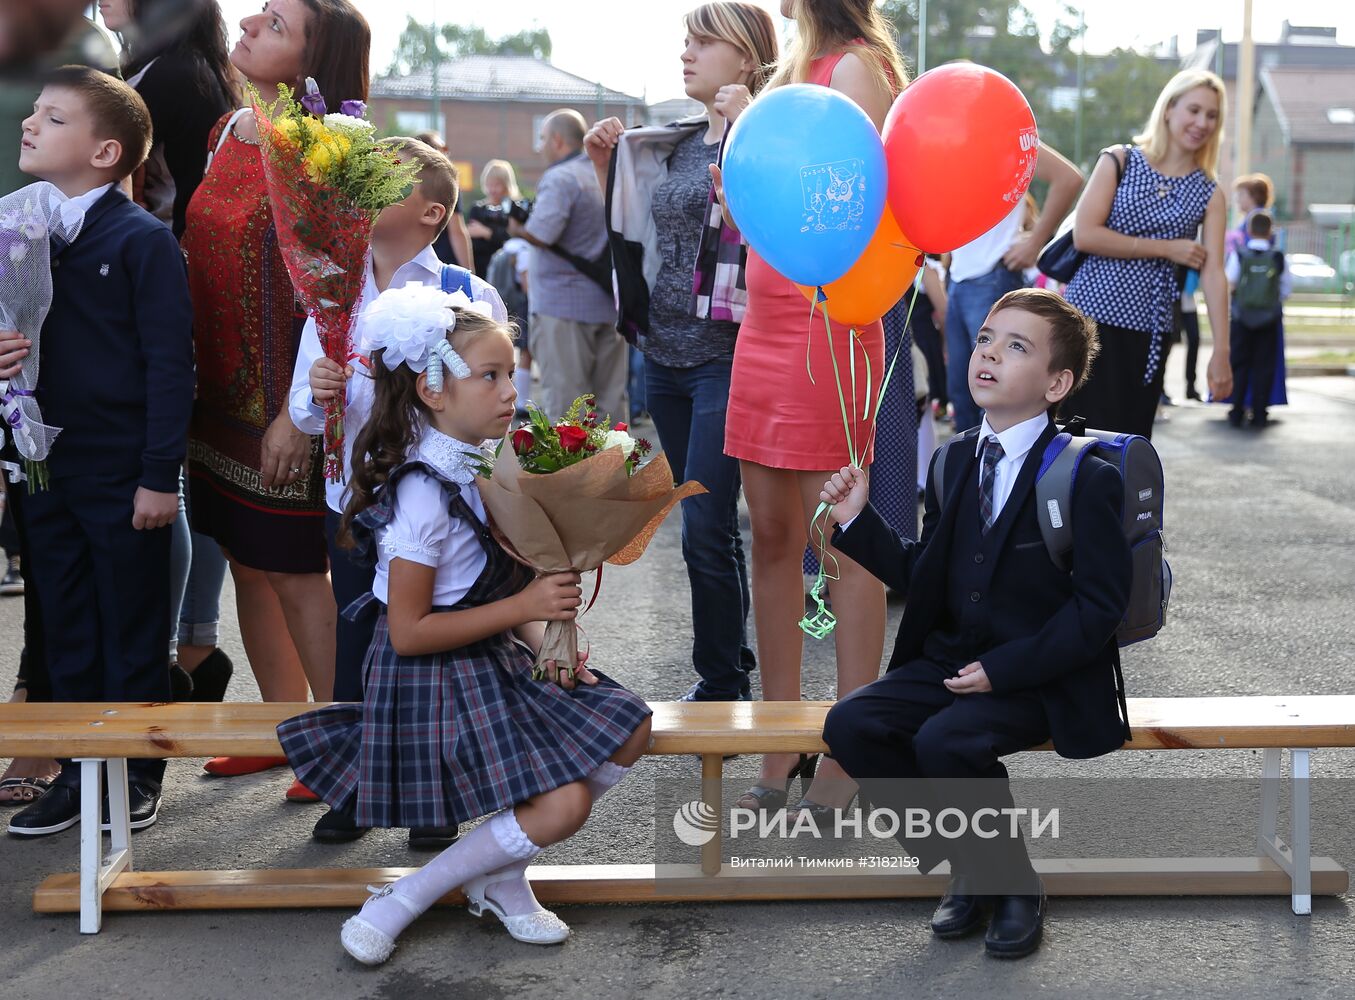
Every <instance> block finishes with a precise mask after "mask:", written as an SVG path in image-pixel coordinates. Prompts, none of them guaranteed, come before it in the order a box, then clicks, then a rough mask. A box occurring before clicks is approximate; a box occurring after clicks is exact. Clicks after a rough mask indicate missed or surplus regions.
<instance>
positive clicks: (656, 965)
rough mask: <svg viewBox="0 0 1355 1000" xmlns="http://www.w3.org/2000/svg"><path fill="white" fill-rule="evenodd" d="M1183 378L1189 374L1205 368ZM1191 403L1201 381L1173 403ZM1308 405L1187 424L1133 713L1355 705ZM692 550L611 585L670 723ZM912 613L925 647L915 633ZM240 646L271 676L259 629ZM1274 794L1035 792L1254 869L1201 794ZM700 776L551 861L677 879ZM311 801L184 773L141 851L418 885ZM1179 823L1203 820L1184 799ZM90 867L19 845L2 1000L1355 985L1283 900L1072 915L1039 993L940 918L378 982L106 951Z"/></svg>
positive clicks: (640, 944) (1338, 848)
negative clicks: (69, 884) (1182, 834)
mask: <svg viewBox="0 0 1355 1000" xmlns="http://www.w3.org/2000/svg"><path fill="white" fill-rule="evenodd" d="M1172 360H1173V362H1174V363H1175V364H1179V362H1180V358H1179V352H1178V356H1177V357H1174V358H1173V359H1172ZM1179 381H1180V379H1179V371H1178V372H1176V373H1174V374H1173V378H1172V382H1171V384H1172V385H1177V384H1178V383H1179ZM1291 391H1292V396H1293V400H1294V405H1293V406H1291V407H1289V408H1288V409H1286V410H1280V411H1277V413H1278V415H1279V418H1280V422H1279V423H1277V424H1276V425H1275V426H1273V427H1271V428H1270V429H1268V430H1266V431H1265V432H1264V433H1262V434H1255V433H1242V432H1236V431H1232V430H1230V429H1229V428H1228V427H1226V426H1225V425H1224V423H1223V415H1222V412H1221V410H1219V409H1217V408H1213V409H1207V408H1204V407H1199V406H1196V407H1189V408H1188V407H1178V408H1176V409H1174V410H1173V411H1172V413H1171V421H1170V422H1169V423H1167V424H1165V425H1161V426H1160V427H1159V431H1158V434H1157V443H1158V445H1159V448H1160V450H1161V453H1162V456H1163V459H1164V462H1165V464H1166V467H1167V476H1168V497H1169V500H1168V503H1169V506H1168V513H1167V523H1168V532H1169V538H1170V542H1171V557H1172V560H1173V565H1174V567H1175V570H1176V574H1177V589H1176V592H1175V594H1174V597H1173V604H1172V621H1171V625H1170V627H1169V628H1168V629H1167V630H1166V631H1164V632H1163V633H1162V635H1161V636H1160V637H1159V638H1158V639H1156V640H1155V641H1154V642H1152V643H1149V644H1146V645H1144V646H1141V647H1135V648H1134V649H1133V650H1132V651H1130V653H1129V655H1128V656H1127V658H1126V665H1125V675H1126V678H1127V681H1128V685H1129V689H1130V694H1131V695H1164V696H1165V695H1199V694H1268V693H1294V694H1322V693H1328V692H1341V693H1350V692H1352V691H1355V684H1353V683H1352V681H1351V679H1350V674H1351V668H1352V655H1351V645H1352V643H1351V640H1352V631H1353V630H1352V626H1351V620H1350V608H1351V603H1350V602H1351V599H1350V595H1351V593H1352V592H1355V558H1352V557H1353V556H1355V552H1352V531H1351V526H1352V523H1355V522H1353V521H1352V507H1353V506H1355V503H1353V502H1352V486H1355V476H1352V472H1351V469H1352V465H1355V438H1353V437H1352V435H1351V434H1350V428H1351V426H1352V424H1355V380H1347V379H1306V380H1302V381H1299V382H1296V383H1294V384H1293V385H1292V386H1291ZM675 529H676V524H675V523H674V524H669V525H668V526H666V527H665V529H664V530H663V532H662V533H661V534H660V536H659V538H658V540H657V542H656V544H655V545H654V547H653V548H652V550H651V552H650V553H649V554H648V555H647V556H646V557H645V559H644V560H642V561H641V562H640V563H639V564H638V565H636V566H634V567H631V568H628V569H625V570H622V571H618V572H616V573H615V574H613V573H611V572H610V571H609V573H608V579H607V582H606V588H605V591H604V598H603V600H601V601H600V602H599V604H598V607H597V608H596V609H595V610H594V611H593V613H592V614H591V615H590V618H591V619H592V622H591V624H590V625H589V634H590V636H591V639H592V643H593V648H594V651H595V655H596V657H597V659H598V662H599V663H609V664H612V665H613V666H612V669H613V671H614V673H615V674H616V675H617V676H619V677H621V678H623V679H624V680H625V681H626V682H627V683H629V684H630V685H631V686H632V687H633V688H634V689H635V690H637V691H639V692H641V693H643V694H644V695H646V696H647V697H650V698H651V699H654V700H659V699H665V698H671V697H674V696H676V695H678V694H680V693H681V692H682V691H683V690H684V689H685V688H686V687H687V685H688V683H689V680H690V667H689V665H688V649H687V640H686V639H685V638H684V636H686V635H687V634H688V629H689V617H688V612H687V610H686V581H685V576H684V574H683V571H682V563H681V554H680V551H679V544H678V536H677V532H676V530H675ZM890 611H891V621H892V622H894V623H897V619H898V615H899V613H900V607H899V606H898V605H897V604H891V609H890ZM18 614H19V607H18V602H17V601H15V600H8V601H5V602H3V603H0V636H3V637H4V638H5V640H6V642H5V648H6V649H8V650H9V654H8V662H7V663H6V664H5V666H6V668H12V664H13V662H14V660H15V658H16V657H17V644H18V641H19V618H18ZM891 631H892V627H891ZM226 645H227V649H228V651H229V652H230V653H231V654H232V656H234V657H235V658H236V661H237V662H238V663H243V662H244V658H243V654H242V652H241V650H240V647H239V639H238V633H237V632H236V630H235V628H234V623H233V621H232V622H231V623H230V624H229V635H228V638H227V640H226ZM804 688H805V693H806V696H807V697H810V698H823V697H828V696H830V695H831V693H832V690H833V676H832V652H831V646H828V645H824V644H820V643H815V642H813V641H812V640H811V641H808V642H807V643H806V668H805V682H804ZM255 697H257V692H256V690H255V688H254V686H253V683H252V681H250V680H248V679H246V678H244V677H240V678H238V679H237V681H236V682H235V683H234V685H233V687H232V690H231V692H230V698H231V699H232V700H245V699H250V698H255ZM753 766H754V764H753V762H752V761H750V760H747V759H744V760H738V761H735V762H733V764H732V765H731V771H732V772H733V773H734V775H735V776H736V777H737V778H739V779H742V780H746V779H747V778H748V777H750V776H751V774H752V770H753ZM1258 769H1259V759H1258V757H1257V756H1256V755H1255V754H1252V753H1247V752H1234V753H1214V754H1208V755H1206V754H1201V753H1191V752H1176V753H1165V752H1164V753H1135V754H1123V755H1118V756H1112V757H1110V758H1106V759H1103V760H1100V761H1095V762H1088V763H1083V764H1072V763H1070V762H1064V761H1059V760H1057V759H1055V758H1053V757H1052V755H1051V756H1044V755H1029V756H1028V757H1026V758H1018V759H1017V760H1016V761H1014V763H1013V768H1012V770H1013V773H1014V775H1016V776H1018V777H1035V776H1039V775H1041V774H1046V773H1051V772H1052V773H1056V774H1063V775H1066V774H1079V775H1085V776H1088V777H1096V778H1101V779H1107V780H1109V781H1112V782H1118V783H1119V784H1116V785H1112V786H1110V787H1112V788H1115V789H1117V790H1118V792H1117V794H1116V797H1117V799H1118V800H1119V801H1120V802H1121V803H1122V810H1121V812H1120V816H1131V815H1132V816H1137V817H1141V818H1142V817H1149V816H1150V814H1149V809H1150V807H1151V805H1152V804H1153V803H1154V801H1155V800H1157V799H1161V800H1166V799H1169V798H1171V797H1172V796H1170V795H1169V794H1168V793H1169V792H1170V791H1171V790H1172V789H1176V790H1177V792H1178V793H1179V792H1180V790H1181V789H1182V788H1184V789H1186V791H1185V793H1184V798H1185V799H1186V802H1185V804H1184V805H1180V812H1179V813H1178V815H1185V816H1188V817H1189V818H1190V819H1191V820H1192V821H1193V822H1194V823H1195V824H1196V826H1197V827H1198V826H1203V827H1205V828H1206V829H1207V831H1208V833H1209V839H1210V840H1212V841H1218V842H1222V843H1225V844H1228V845H1231V848H1225V850H1228V849H1231V850H1234V851H1236V852H1245V851H1246V850H1247V846H1248V841H1249V840H1250V838H1251V837H1252V836H1253V834H1252V832H1251V831H1252V823H1253V821H1254V820H1253V815H1252V814H1251V813H1250V812H1249V811H1248V810H1247V809H1245V808H1237V807H1236V806H1233V805H1227V804H1224V805H1219V804H1217V801H1216V800H1215V799H1214V798H1212V797H1210V798H1207V797H1206V795H1205V792H1204V791H1200V792H1199V793H1195V794H1192V792H1191V791H1190V790H1191V789H1197V788H1198V789H1201V790H1205V789H1208V790H1210V791H1209V794H1210V795H1211V796H1212V794H1213V791H1214V790H1217V789H1218V788H1220V787H1222V786H1223V785H1226V784H1235V783H1236V782H1235V779H1238V778H1241V777H1246V776H1251V777H1254V776H1255V775H1256V774H1257V773H1258ZM1314 773H1315V776H1316V778H1317V779H1318V781H1319V782H1320V785H1319V787H1318V789H1317V792H1318V799H1319V808H1318V809H1317V810H1316V813H1315V822H1316V824H1317V829H1316V831H1315V847H1316V849H1317V851H1318V853H1325V854H1332V855H1334V856H1335V857H1337V858H1338V859H1339V860H1341V861H1342V862H1343V863H1345V864H1346V865H1347V866H1355V843H1352V839H1351V838H1350V837H1349V836H1347V835H1346V834H1348V833H1349V832H1350V829H1349V827H1350V820H1349V817H1350V815H1351V812H1350V810H1349V809H1347V808H1346V803H1347V802H1348V801H1349V800H1350V799H1355V796H1350V795H1348V791H1347V790H1348V786H1349V785H1350V784H1351V783H1350V781H1349V780H1348V779H1350V778H1351V777H1352V775H1353V774H1355V754H1348V753H1347V754H1343V753H1326V754H1316V755H1315V759H1314ZM694 774H695V765H694V762H693V763H687V762H678V761H674V760H647V761H644V762H642V764H641V766H640V767H639V768H637V769H636V772H635V774H634V775H632V777H631V778H630V779H629V780H628V781H627V783H626V784H625V785H623V786H622V787H621V788H620V789H618V790H617V792H615V793H613V794H612V795H611V796H610V797H609V798H608V799H606V800H604V801H603V803H602V804H601V805H600V806H599V809H598V812H597V814H596V815H595V817H594V819H593V820H592V821H591V823H590V824H589V826H588V827H587V828H586V829H585V830H584V831H583V833H582V834H580V835H579V836H578V837H576V838H575V839H574V840H573V841H572V842H570V843H568V844H566V845H564V846H562V847H561V848H559V849H556V850H552V851H551V852H549V854H548V855H547V858H546V860H551V861H562V862H572V861H590V860H591V861H612V860H623V861H634V862H644V861H647V860H651V859H652V842H653V829H654V827H653V816H654V807H653V802H654V795H655V787H656V786H655V782H659V781H668V780H671V779H672V777H673V776H674V775H678V776H681V777H683V778H689V777H691V776H692V775H694ZM1166 779H1177V781H1176V782H1175V783H1174V784H1172V783H1169V782H1168V781H1167V780H1166ZM1205 779H1210V781H1211V782H1212V783H1206V782H1205ZM287 782H288V779H287V777H286V776H285V775H283V774H282V773H279V772H273V773H272V774H269V775H264V776H257V777H251V778H241V779H234V780H212V779H208V778H206V777H203V776H201V775H200V772H199V768H198V764H197V762H193V761H177V762H174V763H172V764H171V767H170V773H169V778H168V780H167V794H166V798H165V805H164V809H163V812H162V818H161V821H160V823H159V825H157V826H156V827H154V828H152V829H150V830H147V831H145V832H144V833H141V834H138V835H137V837H136V839H135V847H136V849H137V851H138V852H139V853H138V863H139V865H140V866H141V867H144V868H147V869H185V868H247V867H263V866H269V865H273V866H292V867H310V866H325V865H336V866H367V865H372V864H397V865H398V864H415V863H418V859H419V856H416V855H411V854H409V853H408V852H407V850H406V848H405V845H404V843H403V840H402V837H401V836H400V835H399V834H398V833H396V832H384V831H383V832H378V833H373V834H371V835H370V836H368V837H367V838H366V839H364V840H362V841H359V842H358V843H356V844H353V845H348V846H344V847H339V848H327V847H321V846H319V845H315V844H312V843H311V842H310V841H309V840H308V839H307V833H308V830H309V828H310V825H311V823H312V822H313V820H314V818H315V816H316V815H317V811H316V809H315V808H313V807H302V806H294V805H288V804H285V803H284V802H283V799H282V793H283V791H284V789H285V788H286V786H287ZM1183 782H1185V784H1183ZM1192 783H1194V784H1192ZM1175 798H1176V801H1177V803H1178V805H1179V804H1180V801H1181V799H1182V798H1183V796H1182V795H1181V794H1177V795H1176V796H1175ZM1218 801H1221V800H1218ZM1324 803H1328V804H1326V805H1324ZM1330 803H1339V805H1336V806H1334V805H1331V804H1330ZM665 819H666V817H665ZM1129 827H1130V824H1128V823H1125V822H1121V820H1120V818H1119V817H1118V816H1117V817H1116V818H1115V819H1114V820H1112V821H1110V822H1108V823H1107V824H1106V833H1105V837H1106V839H1107V845H1106V846H1107V853H1110V850H1111V846H1112V845H1113V847H1114V848H1115V849H1121V842H1122V841H1125V840H1126V838H1128V837H1129V836H1130V833H1129ZM1155 829H1156V831H1157V833H1160V832H1161V831H1162V829H1163V826H1162V824H1161V822H1159V821H1155V820H1152V819H1151V818H1149V819H1148V822H1147V824H1146V830H1145V829H1144V823H1142V822H1141V823H1140V824H1139V829H1138V830H1137V832H1135V833H1134V836H1135V837H1137V838H1138V843H1137V850H1138V852H1139V853H1143V854H1151V853H1153V847H1154V843H1155V839H1154V838H1155V836H1156V834H1155V832H1154V830H1155ZM1145 840H1146V843H1145ZM1122 849H1123V850H1126V851H1128V850H1131V849H1133V845H1130V844H1128V843H1127V842H1125V843H1124V847H1123V848H1122ZM1187 849H1189V848H1187ZM1210 849H1212V844H1211V845H1210ZM1173 852H1174V849H1166V850H1163V851H1162V853H1173ZM76 854H77V838H76V836H75V834H74V832H73V831H72V832H70V833H67V834H64V835H61V836H57V837H53V838H49V839H46V840H42V841H36V842H25V841H19V840H16V839H14V838H0V871H3V872H4V873H5V874H4V877H3V882H0V927H3V928H4V933H3V949H4V950H3V955H4V959H5V961H4V963H3V968H0V997H5V998H14V1000H20V998H23V1000H29V998H31V1000H46V998H57V997H61V998H84V997H95V996H98V997H101V998H104V997H108V998H112V997H136V998H139V1000H151V998H161V997H163V998H173V1000H192V998H199V997H200V998H235V997H242V998H243V997H259V996H292V997H334V998H349V997H354V998H356V997H389V998H401V1000H404V998H421V997H430V998H432V997H436V998H439V1000H444V998H448V997H460V996H465V997H471V998H485V1000H489V998H495V997H505V998H537V997H540V998H554V997H559V996H562V995H563V996H569V997H574V996H585V995H595V996H596V995H601V996H606V997H615V998H630V997H641V996H643V997H704V996H737V997H748V998H761V997H795V998H800V997H847V996H881V997H884V996H891V997H892V996H945V997H949V998H957V997H969V996H981V995H988V994H992V993H997V992H999V991H1000V992H1002V993H1003V994H1005V995H1008V996H1012V997H1035V996H1037V995H1038V996H1058V997H1064V996H1067V997H1078V998H1085V997H1155V996H1178V995H1188V996H1192V997H1252V996H1255V997H1276V996H1279V997H1298V996H1302V997H1349V996H1350V995H1351V994H1352V989H1353V988H1352V986H1351V983H1352V982H1355V952H1353V951H1352V949H1351V947H1350V942H1351V940H1352V933H1353V932H1355V923H1352V921H1351V919H1350V913H1349V907H1350V900H1349V899H1348V898H1337V899H1319V900H1317V901H1316V902H1315V904H1314V911H1313V914H1312V916H1311V917H1306V918H1305V917H1296V916H1294V915H1292V914H1291V913H1290V912H1289V908H1288V903H1287V900H1285V899H1280V898H1257V899H1248V898H1239V899H1198V898H1197V899H1060V900H1055V901H1054V903H1053V907H1052V914H1051V917H1050V919H1049V922H1048V927H1047V936H1046V943H1045V946H1044V948H1043V949H1042V950H1041V952H1040V953H1039V954H1038V955H1037V956H1036V957H1035V958H1033V959H1031V960H1028V961H1025V962H1022V963H1019V964H1014V965H1012V964H999V963H996V962H994V961H991V960H986V959H985V958H984V956H983V954H982V946H981V944H980V943H979V942H978V941H968V942H961V943H944V942H939V941H935V940H933V939H932V937H931V935H930V933H929V931H928V930H927V926H926V924H927V918H928V916H929V914H930V910H931V904H930V903H926V902H922V901H911V902H870V903H857V902H851V903H778V904H751V903H729V904H722V905H703V906H689V905H654V906H607V907H601V906H580V907H568V908H562V913H563V915H564V916H565V918H566V919H567V920H568V921H569V922H570V923H571V925H572V926H573V928H574V931H575V936H574V938H573V939H572V940H571V941H570V942H569V943H567V944H566V945H564V946H563V947H561V948H558V949H534V948H531V947H529V946H526V945H520V944H517V943H516V942H514V941H512V940H511V939H509V938H508V936H507V934H506V933H505V932H504V931H503V929H502V928H501V927H499V926H498V925H497V923H494V922H486V923H483V924H482V923H479V922H477V921H476V920H474V919H473V918H471V917H469V916H468V915H466V914H465V913H464V912H461V911H439V912H436V913H435V914H432V915H430V916H429V917H427V918H426V919H425V920H424V921H423V922H422V923H421V924H420V925H419V926H418V927H417V928H416V929H415V930H413V931H412V932H410V933H409V934H408V935H407V936H406V938H405V939H404V940H402V942H401V946H400V950H399V952H398V953H397V955H396V957H395V958H394V959H393V960H392V961H391V962H390V963H389V964H388V965H387V966H386V967H384V968H382V969H379V970H375V971H372V970H366V969H362V968H359V967H358V966H356V965H355V964H354V963H353V962H351V961H350V960H349V959H348V958H347V956H346V955H344V954H343V952H342V951H341V949H340V947H339V943H338V928H339V924H340V923H341V922H342V920H343V918H344V917H345V916H346V914H345V913H343V912H340V911H286V912H250V913H244V912H233V913H226V912H222V913H186V914H146V915H130V914H112V915H110V916H109V918H108V920H107V922H106V924H105V929H104V931H103V933H102V934H100V935H98V936H97V937H82V936H81V935H79V934H78V933H77V931H76V923H75V919H74V918H73V917H39V916H35V915H33V914H32V913H31V912H30V909H29V902H30V893H31V891H32V888H33V886H34V885H35V884H36V883H37V882H38V880H39V879H40V878H42V877H44V876H46V875H47V874H49V873H52V872H57V871H65V870H71V869H72V868H73V867H74V866H75V864H76Z"/></svg>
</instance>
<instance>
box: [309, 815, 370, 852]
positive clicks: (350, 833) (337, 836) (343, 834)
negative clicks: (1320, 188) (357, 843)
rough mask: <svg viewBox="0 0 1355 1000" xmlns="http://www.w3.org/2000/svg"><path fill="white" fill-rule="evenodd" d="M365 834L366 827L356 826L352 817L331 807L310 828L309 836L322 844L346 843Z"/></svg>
mask: <svg viewBox="0 0 1355 1000" xmlns="http://www.w3.org/2000/svg"><path fill="white" fill-rule="evenodd" d="M366 834H367V827H365V826H358V825H357V824H356V823H354V822H353V817H351V816H349V815H348V814H347V813H341V812H339V810H337V809H331V810H329V812H327V813H325V814H324V815H323V816H321V817H320V818H319V819H317V820H316V821H315V826H314V827H313V828H312V829H311V837H312V838H314V839H315V840H318V841H320V842H321V843H322V844H346V843H348V842H349V841H351V840H357V839H358V838H360V837H363V836H366Z"/></svg>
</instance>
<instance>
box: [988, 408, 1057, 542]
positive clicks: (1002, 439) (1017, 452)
mask: <svg viewBox="0 0 1355 1000" xmlns="http://www.w3.org/2000/svg"><path fill="white" fill-rule="evenodd" d="M1048 426H1049V416H1048V415H1047V414H1044V413H1041V414H1039V415H1037V416H1034V417H1031V418H1030V419H1029V420H1023V421H1021V422H1020V423H1019V424H1015V425H1013V426H1011V427H1008V428H1007V429H1006V430H1005V431H1003V432H1002V433H1001V434H999V433H998V432H997V431H995V430H993V428H992V427H991V426H989V424H988V418H987V416H985V417H984V418H983V423H982V424H980V425H979V436H978V439H977V440H976V441H975V442H974V453H975V454H976V455H982V454H983V443H984V442H985V441H987V440H988V439H989V438H990V437H995V438H997V440H998V443H999V444H1001V445H1002V457H1001V458H1000V459H998V463H997V467H996V468H995V469H994V470H993V521H994V523H996V521H997V519H998V517H999V516H1000V515H1001V514H1002V508H1003V507H1004V506H1005V505H1006V503H1007V498H1008V497H1010V496H1011V495H1012V487H1013V486H1015V485H1016V477H1017V475H1018V474H1019V473H1020V472H1021V466H1022V464H1024V462H1025V461H1026V456H1027V455H1029V454H1030V449H1032V448H1034V447H1035V442H1036V441H1038V440H1039V439H1040V435H1041V434H1043V433H1044V432H1045V428H1046V427H1048ZM978 479H979V482H980V485H981V484H982V480H983V463H982V462H979V472H978Z"/></svg>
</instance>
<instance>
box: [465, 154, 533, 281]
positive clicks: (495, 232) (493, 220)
mask: <svg viewBox="0 0 1355 1000" xmlns="http://www.w3.org/2000/svg"><path fill="white" fill-rule="evenodd" d="M480 190H481V191H483V192H484V193H485V196H484V197H483V198H481V199H480V200H479V201H477V202H476V203H475V204H474V205H472V206H471V209H470V211H469V212H467V213H466V231H467V232H468V233H470V245H471V250H472V251H473V252H474V255H475V273H476V274H478V275H479V276H480V277H482V278H483V277H485V275H487V274H488V273H489V259H490V258H491V257H493V256H494V254H495V253H496V252H497V251H498V250H499V249H500V248H501V247H502V246H503V245H504V244H505V243H507V242H508V209H509V207H510V206H511V205H512V203H513V202H515V201H517V200H518V199H520V198H521V197H522V192H521V191H519V190H518V179H517V175H516V174H515V173H513V165H512V164H511V163H509V162H508V161H507V160H490V161H489V162H488V163H486V164H485V169H484V170H482V171H480Z"/></svg>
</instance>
